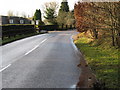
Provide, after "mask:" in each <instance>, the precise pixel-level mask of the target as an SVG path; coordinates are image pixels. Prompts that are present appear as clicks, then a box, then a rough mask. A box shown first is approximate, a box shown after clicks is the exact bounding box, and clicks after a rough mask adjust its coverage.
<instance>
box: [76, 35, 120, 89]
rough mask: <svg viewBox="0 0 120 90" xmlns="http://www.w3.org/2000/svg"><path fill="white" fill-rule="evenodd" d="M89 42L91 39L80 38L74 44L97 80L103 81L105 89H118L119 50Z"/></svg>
mask: <svg viewBox="0 0 120 90" xmlns="http://www.w3.org/2000/svg"><path fill="white" fill-rule="evenodd" d="M90 41H91V39H89V38H87V37H81V38H79V39H78V40H75V41H74V42H75V44H76V46H77V47H78V48H79V49H80V51H81V52H82V53H83V55H84V57H85V59H86V60H87V62H88V64H89V66H90V67H91V69H92V70H93V73H94V74H95V75H96V77H97V79H99V80H102V81H104V82H105V84H106V87H107V88H119V80H118V78H119V73H118V69H120V68H118V67H119V64H120V63H119V62H118V56H119V55H120V52H119V50H118V49H116V48H114V47H111V48H108V46H107V45H103V44H102V45H93V44H91V43H90ZM103 46H104V48H103ZM118 54H119V55H118Z"/></svg>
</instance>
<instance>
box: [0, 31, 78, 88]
mask: <svg viewBox="0 0 120 90" xmlns="http://www.w3.org/2000/svg"><path fill="white" fill-rule="evenodd" d="M76 33H77V32H75V31H62V32H51V33H49V34H43V35H36V36H32V37H29V38H25V39H22V40H18V41H15V42H13V43H10V44H6V45H4V46H1V48H2V67H1V69H0V73H2V87H3V88H72V87H73V85H75V84H76V83H77V82H78V81H79V75H80V70H79V68H78V67H77V64H79V61H80V57H79V56H78V55H77V54H76V50H75V48H74V45H73V43H72V41H71V36H72V35H74V34H76Z"/></svg>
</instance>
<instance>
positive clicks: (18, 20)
mask: <svg viewBox="0 0 120 90" xmlns="http://www.w3.org/2000/svg"><path fill="white" fill-rule="evenodd" d="M4 24H31V20H29V19H27V18H23V17H17V16H0V25H4Z"/></svg>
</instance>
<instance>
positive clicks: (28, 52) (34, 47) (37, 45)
mask: <svg viewBox="0 0 120 90" xmlns="http://www.w3.org/2000/svg"><path fill="white" fill-rule="evenodd" d="M46 40H47V39H44V40H43V41H42V42H40V44H42V43H44V42H45V41H46ZM40 44H38V45H36V46H35V47H34V48H33V49H31V50H30V51H28V52H27V53H25V55H28V54H29V53H31V52H32V51H34V50H35V49H36V48H38V47H39V45H40Z"/></svg>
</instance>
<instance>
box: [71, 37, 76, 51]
mask: <svg viewBox="0 0 120 90" xmlns="http://www.w3.org/2000/svg"><path fill="white" fill-rule="evenodd" d="M72 37H73V35H72V36H71V37H70V41H71V44H72V46H73V47H74V49H75V50H76V51H78V48H77V47H76V45H75V44H74V42H73V38H72Z"/></svg>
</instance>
